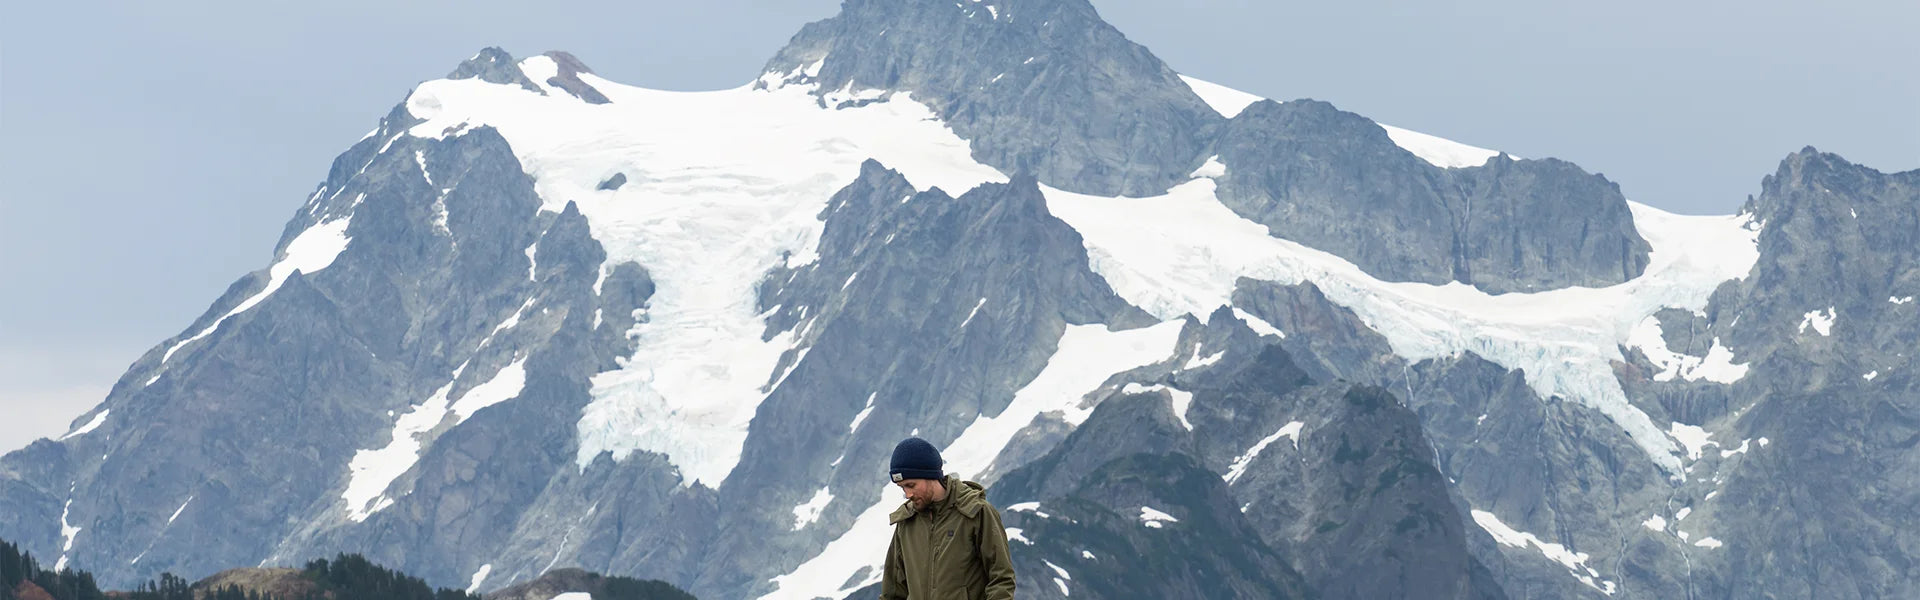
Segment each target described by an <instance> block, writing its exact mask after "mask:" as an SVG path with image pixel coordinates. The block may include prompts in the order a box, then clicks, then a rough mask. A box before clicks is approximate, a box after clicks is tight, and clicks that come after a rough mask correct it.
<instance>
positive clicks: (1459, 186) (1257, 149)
mask: <svg viewBox="0 0 1920 600" xmlns="http://www.w3.org/2000/svg"><path fill="white" fill-rule="evenodd" d="M1214 152H1215V153H1216V154H1218V156H1219V160H1220V161H1221V162H1222V163H1224V164H1225V165H1226V172H1227V176H1226V177H1224V178H1222V180H1221V183H1220V187H1221V199H1222V200H1223V201H1224V202H1226V203H1227V206H1229V207H1232V208H1233V209H1234V211H1235V212H1238V213H1240V214H1241V215H1244V216H1246V217H1247V218H1249V219H1252V220H1254V221H1257V222H1259V223H1260V224H1262V225H1266V226H1267V228H1268V229H1269V230H1271V231H1272V232H1273V234H1274V235H1275V236H1278V237H1283V238H1286V239H1290V240H1295V241H1298V242H1300V243H1302V244H1306V245H1309V246H1313V247H1315V248H1320V249H1322V250H1326V251H1328V252H1332V253H1334V254H1338V255H1340V256H1342V257H1345V258H1347V259H1349V260H1352V261H1353V262H1354V263H1355V264H1358V265H1360V266H1361V267H1362V268H1365V269H1366V270H1367V272H1368V273H1370V274H1373V275H1374V276H1376V277H1379V278H1382V279H1388V280H1393V281H1419V282H1425V283H1434V284H1440V283H1446V282H1449V281H1458V282H1461V283H1465V284H1468V285H1472V286H1475V287H1478V288H1480V289H1482V290H1486V291H1488V292H1492V293H1502V292H1533V291H1543V290H1550V289H1557V288H1563V287H1568V286H1586V287H1604V286H1607V285H1611V284H1615V283H1620V282H1622V281H1626V280H1628V279H1632V278H1634V277H1637V276H1639V275H1640V274H1641V273H1642V272H1643V271H1644V270H1645V268H1646V266H1647V251H1648V246H1647V242H1646V241H1645V240H1643V239H1641V237H1640V235H1639V233H1638V232H1636V231H1635V230H1634V227H1633V218H1632V215H1630V214H1629V213H1628V210H1627V202H1626V199H1625V198H1624V197H1622V196H1621V195H1620V189H1619V187H1618V186H1616V185H1614V184H1613V182H1610V181H1607V180H1606V179H1605V178H1603V177H1600V176H1598V175H1591V174H1588V173H1586V172H1583V171H1581V170H1580V168H1579V167H1576V166H1574V165H1573V164H1571V163H1567V162H1564V161H1558V160H1553V159H1544V160H1516V159H1512V158H1508V157H1504V156H1496V157H1494V158H1491V159H1488V160H1487V161H1486V163H1485V164H1484V165H1481V166H1474V167H1459V168H1442V167H1439V166H1436V165H1433V164H1430V163H1428V162H1426V161H1424V160H1422V159H1420V158H1419V157H1416V156H1415V155H1413V154H1411V153H1409V152H1407V151H1406V150H1405V149H1402V148H1401V147H1399V146H1397V145H1396V144H1395V143H1394V141H1393V140H1392V139H1390V138H1389V137H1388V135H1387V132H1386V130H1384V129H1382V128H1381V127H1380V126H1379V125H1377V124H1375V123H1373V122H1372V121H1369V120H1367V119H1366V118H1365V117H1361V116H1359V115H1356V114H1353V113H1348V112H1343V111H1340V110H1338V109H1335V108H1334V107H1333V106H1332V105H1329V104H1327V103H1324V102H1317V101H1311V100H1296V101H1292V102H1287V103H1284V104H1280V103H1274V102H1271V101H1262V102H1257V103H1254V104H1253V105H1252V106H1248V107H1247V108H1246V109H1245V110H1244V111H1242V112H1240V114H1239V115H1238V116H1236V117H1234V118H1233V120H1232V121H1231V122H1229V123H1228V124H1227V125H1226V126H1225V127H1224V129H1223V132H1222V133H1221V135H1220V137H1219V139H1218V140H1217V141H1215V142H1214Z"/></svg>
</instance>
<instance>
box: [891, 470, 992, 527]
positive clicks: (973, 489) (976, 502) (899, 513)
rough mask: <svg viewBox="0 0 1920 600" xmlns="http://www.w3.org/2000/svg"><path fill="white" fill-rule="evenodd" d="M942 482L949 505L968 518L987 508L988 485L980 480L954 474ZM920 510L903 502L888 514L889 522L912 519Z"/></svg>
mask: <svg viewBox="0 0 1920 600" xmlns="http://www.w3.org/2000/svg"><path fill="white" fill-rule="evenodd" d="M941 483H942V484H943V485H945V486H947V500H946V504H947V506H950V507H953V509H954V510H958V511H960V514H963V515H966V516H967V518H969V519H971V518H974V517H978V516H980V509H982V508H986V506H987V486H984V485H980V484H979V483H978V482H973V481H965V480H962V479H960V478H959V477H955V476H952V475H948V476H947V477H946V479H944V480H942V481H941ZM919 512H920V511H916V510H914V509H913V503H912V502H901V503H900V508H898V509H895V510H894V511H893V514H891V515H888V517H887V524H889V525H892V524H895V523H899V522H901V521H905V520H907V519H911V518H913V516H914V515H916V514H919Z"/></svg>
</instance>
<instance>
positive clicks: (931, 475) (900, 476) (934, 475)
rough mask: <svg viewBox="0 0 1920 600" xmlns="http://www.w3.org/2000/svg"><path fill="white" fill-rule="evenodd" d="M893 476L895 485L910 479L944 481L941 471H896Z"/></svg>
mask: <svg viewBox="0 0 1920 600" xmlns="http://www.w3.org/2000/svg"><path fill="white" fill-rule="evenodd" d="M892 476H893V482H894V483H899V482H901V481H905V480H908V479H943V477H941V476H940V470H939V469H905V468H902V469H894V470H893V474H892Z"/></svg>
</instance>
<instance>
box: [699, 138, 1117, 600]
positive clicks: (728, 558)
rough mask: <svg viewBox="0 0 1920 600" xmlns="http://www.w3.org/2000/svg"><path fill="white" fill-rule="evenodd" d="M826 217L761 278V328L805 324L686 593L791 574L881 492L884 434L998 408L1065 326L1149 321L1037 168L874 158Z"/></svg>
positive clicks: (744, 589)
mask: <svg viewBox="0 0 1920 600" xmlns="http://www.w3.org/2000/svg"><path fill="white" fill-rule="evenodd" d="M821 219H822V220H823V221H825V231H824V232H823V234H822V236H821V240H820V246H819V258H818V260H817V261H816V262H814V263H811V264H808V265H804V266H799V267H797V268H795V269H791V270H782V269H776V270H775V271H774V272H772V273H771V274H770V275H769V277H768V278H767V279H766V280H765V282H764V283H763V285H762V290H761V298H762V299H761V305H762V306H761V308H762V309H763V310H768V311H771V314H770V315H769V317H768V332H767V335H768V337H769V338H771V337H772V336H773V335H776V334H778V333H779V332H782V331H789V330H791V331H795V332H797V333H798V338H799V339H798V341H797V342H796V345H795V347H794V350H792V351H790V352H789V353H788V356H787V357H786V358H783V359H782V361H781V364H780V365H779V366H777V367H776V368H775V369H774V373H773V374H772V377H771V378H770V380H769V381H768V385H769V388H770V392H771V393H770V394H769V396H768V397H767V399H766V401H765V402H764V403H762V404H761V406H760V411H759V414H758V415H757V416H756V418H755V419H754V421H753V424H752V426H751V428H750V431H749V435H748V438H747V442H746V446H745V448H744V449H743V452H742V457H741V461H740V464H739V466H738V467H736V468H735V470H734V472H733V474H732V475H731V476H729V477H728V479H727V481H726V483H725V484H724V485H723V487H724V488H725V489H727V490H728V493H729V495H730V496H733V497H737V498H751V499H753V500H752V501H748V502H741V501H733V502H726V503H723V505H722V508H721V526H720V533H719V536H720V537H719V539H718V540H717V541H716V543H714V544H712V548H713V551H712V553H711V554H709V555H707V557H706V559H705V561H703V562H702V563H701V567H702V570H703V573H704V574H703V576H702V577H703V578H702V579H700V580H699V581H698V583H697V584H695V585H693V586H691V588H690V589H694V590H695V591H696V593H702V594H707V593H709V592H711V593H716V594H719V595H721V596H724V597H746V596H758V595H759V594H761V593H765V592H768V591H771V589H770V588H767V587H766V584H765V581H766V577H765V576H756V573H757V571H754V570H752V569H748V568H743V567H742V565H757V566H758V567H757V568H761V569H764V568H766V566H772V567H774V568H773V569H772V570H773V571H774V572H775V573H784V572H786V570H787V569H791V568H792V567H794V566H797V565H798V564H799V563H800V561H802V560H804V559H806V558H808V557H810V556H812V555H813V554H814V553H815V552H818V550H819V549H820V548H821V547H823V546H824V545H825V543H826V542H828V541H830V540H831V539H833V538H834V537H837V535H838V531H840V530H841V528H844V527H845V526H846V525H848V524H851V522H852V518H853V517H854V516H856V515H857V514H858V512H859V511H860V510H862V509H864V507H866V506H870V505H871V504H872V503H873V502H875V501H876V500H878V499H879V497H878V496H877V495H876V493H877V491H878V489H879V487H878V485H876V484H881V483H884V481H885V475H886V461H887V460H888V457H889V455H890V452H891V450H892V447H893V444H894V443H896V442H898V441H899V440H900V438H903V437H906V435H907V434H908V433H909V432H913V431H918V435H920V436H922V437H924V438H926V439H928V440H932V441H934V442H935V443H936V444H941V445H944V444H946V443H947V442H949V441H951V440H953V439H954V438H956V437H958V436H959V435H960V433H961V431H962V430H964V429H965V427H966V426H967V425H968V424H970V423H971V419H970V418H963V417H962V415H979V414H987V415H991V414H997V413H998V412H1000V411H1001V410H1002V409H1003V408H1005V407H1006V404H1007V403H1008V402H1010V401H1011V400H1012V398H1013V394H1014V392H1015V391H1017V390H1018V389H1020V388H1021V387H1022V386H1024V385H1025V384H1026V383H1027V382H1029V381H1031V380H1032V379H1033V378H1034V377H1035V376H1036V375H1038V374H1039V372H1040V370H1041V369H1042V368H1043V367H1044V366H1045V365H1046V363H1047V360H1048V358H1049V357H1050V356H1051V355H1052V354H1053V352H1054V350H1055V345H1056V344H1057V342H1058V340H1059V338H1060V336H1061V334H1062V332H1064V331H1065V329H1066V326H1067V325H1069V324H1087V323H1111V324H1116V326H1118V327H1129V326H1140V325H1146V324H1148V323H1150V322H1151V319H1150V318H1149V317H1147V315H1146V314H1145V313H1143V312H1141V311H1140V310H1139V309H1137V308H1134V307H1132V306H1129V305H1127V304H1126V302H1124V301H1122V300H1120V298H1119V297H1118V296H1116V295H1114V293H1113V291H1112V290H1111V289H1110V288H1108V287H1107V284H1106V282H1105V281H1104V280H1103V279H1101V278H1100V277H1099V276H1097V275H1094V274H1093V272H1092V270H1091V268H1090V267H1089V266H1088V263H1087V255H1086V249H1085V247H1084V245H1083V244H1082V242H1081V241H1080V237H1079V235H1078V234H1077V233H1075V232H1074V231H1073V229H1072V228H1070V227H1068V226H1067V224H1066V223H1064V222H1062V221H1060V220H1059V219H1056V218H1054V217H1052V216H1051V215H1049V214H1048V213H1047V211H1046V204H1045V202H1044V199H1043V198H1042V197H1041V195H1040V190H1039V188H1038V187H1037V184H1036V183H1035V181H1034V180H1033V178H1031V177H1016V178H1014V180H1013V181H1012V182H1010V183H1006V184H987V185H983V186H981V187H979V188H975V189H974V190H971V191H968V192H967V193H965V194H962V195H960V196H959V197H958V198H955V197H951V196H948V195H947V193H946V192H944V191H941V190H938V189H934V190H930V191H926V192H917V191H916V190H915V188H914V187H913V185H912V184H911V183H910V182H908V181H907V180H906V179H905V178H904V177H902V176H901V175H899V174H898V173H896V172H893V171H891V170H888V169H887V168H886V167H884V166H883V165H880V164H879V163H877V162H873V161H868V162H867V163H866V164H864V165H862V167H861V173H860V177H859V178H858V179H857V180H855V181H854V182H853V183H852V184H851V185H849V186H848V187H846V188H845V189H843V190H841V191H840V192H839V193H837V194H835V195H834V197H833V198H832V200H831V201H829V202H828V204H827V206H826V208H825V209H824V211H823V212H822V213H821ZM803 357H804V358H803ZM776 383H777V384H778V385H777V386H776V385H775V384H776ZM868 407H871V409H872V410H871V412H870V413H865V412H864V411H866V410H867V409H868ZM862 414H866V416H865V418H864V419H861V418H859V417H860V415H862ZM856 420H857V421H858V427H857V428H856V427H853V426H852V425H853V424H855V422H856ZM823 486H825V487H827V488H829V489H831V491H832V493H833V494H834V497H835V500H834V502H833V503H832V504H830V505H829V506H828V507H827V508H826V509H825V511H824V512H823V513H822V515H821V517H820V520H819V521H818V522H817V524H816V525H813V526H809V527H804V528H801V529H800V530H799V531H797V532H796V531H795V519H794V515H793V513H792V512H791V511H789V510H786V508H787V507H792V506H797V505H799V504H802V503H804V502H806V501H808V500H809V499H810V498H811V496H812V495H813V494H814V493H816V492H817V491H818V490H819V489H821V488H822V487H823ZM769 507H777V508H776V509H773V510H770V509H769ZM770 532H776V533H770Z"/></svg>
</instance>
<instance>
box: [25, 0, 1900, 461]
mask: <svg viewBox="0 0 1920 600" xmlns="http://www.w3.org/2000/svg"><path fill="white" fill-rule="evenodd" d="M1094 4H1095V6H1097V7H1098V8H1099V10H1100V12H1101V13H1102V14H1103V15H1104V16H1105V17H1106V18H1107V20H1108V21H1109V22H1111V23H1113V24H1114V25H1115V26H1116V27H1118V28H1119V29H1120V30H1121V31H1122V32H1125V33H1126V34H1127V35H1128V36H1129V37H1130V38H1132V39H1133V40H1134V41H1136V42H1139V43H1141V44H1143V45H1145V46H1147V47H1148V48H1149V49H1151V50H1152V51H1153V52H1154V53H1155V54H1157V55H1159V56H1160V58H1161V59H1162V60H1165V61H1166V62H1167V63H1168V64H1169V65H1171V66H1172V67H1173V68H1174V69H1175V70H1178V71H1180V72H1182V73H1186V74H1189V75H1193V76H1196V77H1200V78H1202V79H1208V80H1211V81H1214V82H1217V83H1221V84H1225V85H1229V86H1232V87H1237V88H1240V89H1242V90H1246V91H1249V92H1253V93H1256V94H1260V95H1264V96H1268V97H1273V98H1279V99H1291V98H1301V97H1311V98H1318V99H1321V100H1327V101H1330V102H1332V103H1334V105H1336V106H1338V107H1340V108H1342V109H1345V110H1349V111H1353V112H1357V113H1360V114H1363V115H1366V116H1368V117H1371V118H1373V119H1376V120H1379V121H1381V122H1385V123H1391V124H1394V125H1398V126H1401V127H1406V128H1409V129H1414V130H1417V131H1423V132H1426V133H1431V134H1435V135H1439V136H1443V137H1448V138H1452V139H1455V140H1458V141H1461V142H1465V143H1469V144H1473V145H1477V146H1482V147H1487V148H1497V149H1502V150H1506V151H1508V152H1511V153H1513V154H1515V155H1519V156H1526V157H1545V156H1553V157H1559V158H1563V159H1567V160H1571V161H1573V162H1576V163H1578V164H1580V165H1581V166H1582V167H1585V168H1586V169H1587V170H1589V171H1595V172H1599V173H1603V174H1605V175H1606V176H1607V177H1608V178H1609V179H1611V180H1613V181H1615V182H1617V183H1619V184H1620V187H1621V189H1622V190H1624V191H1625V192H1626V194H1627V196H1628V197H1629V198H1632V199H1635V200H1638V201H1641V202H1645V203H1648V204H1652V205H1655V206H1659V207H1662V208H1666V209H1669V210H1674V211H1677V212H1684V213H1696V214H1704V213H1730V212H1733V211H1734V210H1735V209H1736V208H1737V207H1738V206H1739V204H1740V203H1741V202H1742V201H1744V200H1745V198H1746V196H1747V195H1748V194H1753V193H1757V192H1758V191H1759V184H1760V178H1761V177H1762V176H1764V175H1767V174H1769V173H1771V172H1773V170H1774V168H1775V166H1776V164H1777V163H1778V161H1779V160H1780V159H1781V158H1782V157H1784V156H1786V155H1787V154H1788V153H1790V152H1793V151H1795V150H1798V149H1799V148H1801V147H1802V146H1807V145H1812V146H1816V147H1818V148H1820V149H1822V150H1826V151H1829V152H1835V153H1838V154H1840V155H1842V156H1844V157H1846V158H1847V159H1849V160H1852V161H1854V162H1859V163H1863V164H1865V165H1867V166H1870V167H1873V168H1877V169H1880V170H1883V171H1903V170H1908V169H1913V168H1916V167H1920V64H1916V63H1920V41H1916V38H1917V37H1920V36H1914V35H1913V33H1912V32H1914V31H1916V30H1920V2H1913V1H1912V0H1887V1H1879V2H1850V3H1810V2H1787V1H1772V0H1763V1H1751V0H1750V1H1741V2H1734V1H1719V0H1708V1H1699V2H1652V1H1642V0H1627V1H1617V2H1606V3H1578V4H1579V5H1578V6H1574V5H1573V4H1575V3H1563V2H1537V1H1524V0H1483V1H1479V2H1472V3H1458V4H1463V5H1464V6H1448V5H1449V4H1455V3H1431V2H1429V3H1409V2H1381V1H1359V2H1325V1H1322V2H1314V3H1311V4H1304V3H1290V2H1274V1H1271V0H1261V1H1253V0H1241V1H1232V0H1213V1H1206V0H1192V1H1185V2H1167V1H1165V0H1159V1H1147V0H1129V1H1120V0H1095V2H1094ZM1175 7H1177V8H1175ZM837 9H838V3H837V2H835V1H832V0H778V1H774V0H707V1H704V2H653V1H641V2H631V1H628V2H567V1H549V2H541V3H531V2H501V1H497V0H463V1H459V2H453V1H445V0H409V1H407V2H372V1H366V0H336V1H333V2H324V3H322V2H304V3H283V2H272V3H268V2H238V1H219V2H214V1H198V0H189V1H186V2H166V3H159V2H143V1H127V0H107V1H104V2H31V3H14V4H12V5H10V6H9V8H8V9H7V10H6V15H5V19H4V20H3V21H0V285H4V286H5V288H4V291H3V292H0V415H4V416H5V418H6V420H7V421H8V423H6V425H5V426H4V427H0V452H4V451H7V450H11V449H13V448H17V447H20V446H24V445H25V444H26V443H27V442H28V441H30V440H31V439H32V438H35V437H42V436H57V435H59V434H61V433H62V432H64V431H66V430H67V428H68V423H69V421H71V420H72V419H73V418H74V417H75V416H77V415H78V414H80V413H81V412H83V411H85V410H87V409H88V408H90V407H91V406H93V405H94V404H97V403H98V402H99V401H100V400H102V399H104V398H105V396H106V391H107V389H108V388H109V387H110V386H111V385H112V384H113V382H114V381H115V380H116V379H117V378H118V377H119V376H120V374H121V373H122V371H124V370H125V369H126V367H127V366H128V365H129V364H130V363H132V362H133V360H134V359H135V358H138V357H139V355H140V354H141V353H143V352H145V351H146V350H147V349H148V348H151V347H153V346H154V345H157V344H158V343H159V342H161V341H162V340H164V339H166V338H168V337H170V336H173V335H175V334H178V333H179V332H180V331H181V330H182V329H185V328H186V326H187V325H188V324H190V323H191V322H192V320H193V319H194V318H195V317H196V316H198V315H199V314H200V313H201V312H203V311H205V310H206V308H207V306H208V304H210V303H211V302H212V301H213V300H214V298H215V297H217V296H218V295H219V294H220V293H221V292H222V291H223V290H225V289H226V287H227V286H228V285H230V284H232V283H233V282H234V281H235V280H236V279H238V278H239V277H240V276H241V275H243V274H245V273H246V272H248V271H251V270H254V269H260V268H263V267H265V266H267V265H268V263H270V262H271V260H272V258H273V257H272V251H273V244H274V242H275V241H276V240H277V239H278V237H279V235H280V232H281V228H282V227H283V226H284V225H285V224H286V221H287V220H288V219H289V218H291V217H292V215H293V212H294V210H295V209H296V208H298V207H299V206H300V204H301V203H302V201H304V200H305V198H306V196H307V194H309V193H310V192H311V191H312V190H313V188H314V186H316V185H317V184H318V183H319V182H320V180H321V179H323V178H324V177H325V175H326V172H327V168H328V166H329V165H330V163H331V161H332V159H333V157H334V156H335V155H336V154H338V153H339V152H341V151H343V150H345V149H346V148H347V146H349V145H350V144H352V143H353V142H354V141H355V140H357V139H359V138H360V136H361V135H362V134H364V133H366V132H367V131H368V130H370V129H372V128H373V127H374V126H375V125H376V124H377V122H378V120H379V118H380V116H381V115H384V114H386V112H387V111H388V110H389V109H391V108H392V107H393V106H394V105H395V104H397V103H399V102H400V101H401V100H402V99H403V98H404V97H405V96H406V94H407V92H408V90H409V89H411V88H412V86H413V85H414V84H416V83H418V82H420V81H423V80H427V79H433V78H437V77H441V76H443V75H445V74H446V73H447V72H448V71H450V70H452V69H453V67H454V66H456V65H457V64H459V62H460V61H461V60H464V59H465V58H467V57H469V56H471V55H473V53H474V52H475V51H476V50H478V49H480V48H482V47H485V46H500V47H502V48H504V49H506V50H507V51H508V52H510V53H512V54H513V55H515V56H517V57H524V56H530V55H533V54H537V53H539V52H542V51H546V50H553V49H559V50H568V51H571V52H573V53H574V54H575V55H576V56H578V57H579V58H580V59H582V60H583V61H584V62H586V63H587V64H588V65H589V66H591V67H592V68H593V69H594V70H595V71H596V72H598V73H600V74H601V75H603V76H606V77H608V78H610V79H613V80H616V81H621V82H624V83H629V84H634V85H642V86H646V87H652V88H659V89H674V90H702V89H718V88H726V87H733V86H735V85H739V84H741V83H743V82H746V81H748V80H751V79H752V78H754V77H755V76H756V75H757V74H758V72H759V69H760V67H761V66H762V65H763V64H764V63H765V61H766V59H767V58H768V57H770V56H772V55H773V53H774V51H775V50H777V49H778V48H779V47H780V46H782V45H784V44H785V43H786V41H787V39H788V38H789V37H791V36H792V35H793V33H794V32H795V31H797V30H798V29H799V27H800V25H802V24H804V23H806V22H808V21H812V20H817V19H820V18H825V17H827V16H830V15H831V14H833V13H834V12H835V11H836V10H837Z"/></svg>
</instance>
